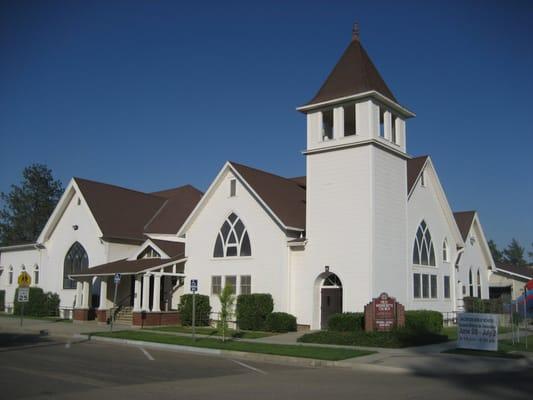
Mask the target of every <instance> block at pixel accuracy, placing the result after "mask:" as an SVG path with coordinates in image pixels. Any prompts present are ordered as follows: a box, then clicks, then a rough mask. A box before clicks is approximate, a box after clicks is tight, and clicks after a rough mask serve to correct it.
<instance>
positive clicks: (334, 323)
mask: <svg viewBox="0 0 533 400" xmlns="http://www.w3.org/2000/svg"><path fill="white" fill-rule="evenodd" d="M364 322H365V314H363V313H354V312H345V313H341V314H333V315H332V316H331V317H329V319H328V330H330V331H335V332H353V331H361V330H363V326H364Z"/></svg>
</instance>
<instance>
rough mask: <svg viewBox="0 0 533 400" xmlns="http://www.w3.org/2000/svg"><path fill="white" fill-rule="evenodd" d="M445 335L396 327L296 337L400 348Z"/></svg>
mask: <svg viewBox="0 0 533 400" xmlns="http://www.w3.org/2000/svg"><path fill="white" fill-rule="evenodd" d="M447 340H448V337H447V336H446V335H438V334H435V333H428V332H426V333H421V332H414V333H413V332H412V331H407V330H406V329H396V330H393V331H390V332H364V331H353V332H335V331H318V332H312V333H307V334H305V335H303V336H301V337H299V338H298V342H301V343H318V344H336V345H345V346H369V347H385V348H401V347H412V346H425V345H428V344H434V343H442V342H446V341H447Z"/></svg>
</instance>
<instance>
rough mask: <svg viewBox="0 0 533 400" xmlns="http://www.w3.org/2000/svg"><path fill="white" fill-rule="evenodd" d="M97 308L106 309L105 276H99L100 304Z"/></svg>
mask: <svg viewBox="0 0 533 400" xmlns="http://www.w3.org/2000/svg"><path fill="white" fill-rule="evenodd" d="M98 309H99V310H107V277H106V276H102V277H101V278H100V304H99V306H98Z"/></svg>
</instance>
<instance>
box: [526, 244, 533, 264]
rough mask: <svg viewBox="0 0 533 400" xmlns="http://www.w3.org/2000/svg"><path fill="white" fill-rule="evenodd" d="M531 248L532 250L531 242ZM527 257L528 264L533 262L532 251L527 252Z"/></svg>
mask: <svg viewBox="0 0 533 400" xmlns="http://www.w3.org/2000/svg"><path fill="white" fill-rule="evenodd" d="M531 248H532V249H533V242H531ZM527 255H528V256H529V262H533V251H528V252H527Z"/></svg>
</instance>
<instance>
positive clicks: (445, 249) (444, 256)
mask: <svg viewBox="0 0 533 400" xmlns="http://www.w3.org/2000/svg"><path fill="white" fill-rule="evenodd" d="M449 257H450V252H449V250H448V240H447V239H444V241H443V242H442V261H444V262H449V261H450V259H449Z"/></svg>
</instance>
